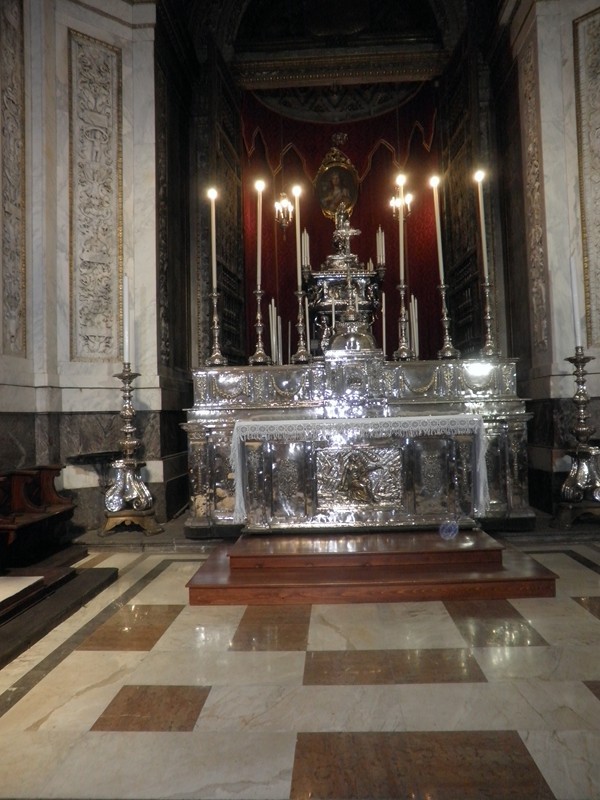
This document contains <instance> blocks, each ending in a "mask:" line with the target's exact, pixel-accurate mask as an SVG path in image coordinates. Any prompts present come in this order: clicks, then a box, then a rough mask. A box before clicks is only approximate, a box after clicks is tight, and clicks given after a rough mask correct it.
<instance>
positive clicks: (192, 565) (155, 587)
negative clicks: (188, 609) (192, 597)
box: [130, 561, 199, 605]
mask: <svg viewBox="0 0 600 800" xmlns="http://www.w3.org/2000/svg"><path fill="white" fill-rule="evenodd" d="M198 567H199V563H198V561H176V562H174V563H172V564H169V565H168V566H167V567H166V568H165V569H164V570H163V571H162V572H161V573H160V575H158V576H157V577H156V578H155V579H154V580H153V581H152V582H151V583H149V584H148V585H147V586H145V587H144V588H143V589H142V590H141V591H140V592H139V593H138V594H136V595H135V597H133V598H131V600H130V602H132V603H139V604H140V605H152V604H156V605H169V604H181V605H187V604H188V602H189V591H188V589H186V583H187V582H188V581H189V580H190V578H192V577H193V576H194V575H195V573H196V572H197V571H198Z"/></svg>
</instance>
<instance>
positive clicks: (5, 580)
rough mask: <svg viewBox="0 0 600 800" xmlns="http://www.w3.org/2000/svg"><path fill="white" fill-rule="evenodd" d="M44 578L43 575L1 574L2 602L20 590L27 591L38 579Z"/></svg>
mask: <svg viewBox="0 0 600 800" xmlns="http://www.w3.org/2000/svg"><path fill="white" fill-rule="evenodd" d="M40 580H43V576H41V575H28V576H16V575H0V604H1V603H4V602H6V601H7V600H10V598H11V597H14V595H16V594H18V593H19V592H23V591H25V589H28V588H29V587H30V586H33V585H34V584H36V583H37V582H38V581H40Z"/></svg>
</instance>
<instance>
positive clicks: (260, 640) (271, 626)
mask: <svg viewBox="0 0 600 800" xmlns="http://www.w3.org/2000/svg"><path fill="white" fill-rule="evenodd" d="M310 613H311V607H310V606H308V605H292V606H248V608H247V609H246V611H245V612H244V615H243V616H242V619H241V620H240V624H239V625H238V628H237V630H236V632H235V634H234V635H233V639H232V641H231V650H302V651H304V650H306V644H307V640H308V625H309V622H310Z"/></svg>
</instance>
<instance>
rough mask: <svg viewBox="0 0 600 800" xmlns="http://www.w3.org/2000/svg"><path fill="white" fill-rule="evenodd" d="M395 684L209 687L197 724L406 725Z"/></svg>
mask: <svg viewBox="0 0 600 800" xmlns="http://www.w3.org/2000/svg"><path fill="white" fill-rule="evenodd" d="M401 696H402V695H401V692H400V687H397V686H298V687H295V686H256V685H254V686H251V685H249V686H240V687H235V688H231V687H229V686H223V687H220V686H216V687H213V689H212V691H211V693H210V695H209V697H208V699H207V701H206V703H205V705H204V708H203V709H202V712H201V714H200V717H199V718H198V722H197V723H196V730H201V731H202V730H206V731H210V730H215V731H225V730H230V731H236V730H248V731H361V730H362V731H365V730H405V729H406V726H405V722H404V716H403V708H402V703H401Z"/></svg>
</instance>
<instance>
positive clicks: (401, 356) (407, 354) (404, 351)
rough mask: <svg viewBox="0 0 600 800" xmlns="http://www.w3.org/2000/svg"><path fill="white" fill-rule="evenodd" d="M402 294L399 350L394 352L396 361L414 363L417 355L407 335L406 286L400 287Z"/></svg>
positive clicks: (402, 284)
mask: <svg viewBox="0 0 600 800" xmlns="http://www.w3.org/2000/svg"><path fill="white" fill-rule="evenodd" d="M398 291H399V292H400V316H399V317H398V349H397V350H396V351H395V352H394V358H395V359H396V361H413V360H414V358H415V353H414V350H413V349H412V347H411V346H410V342H409V340H408V337H407V335H406V329H407V323H408V314H407V313H406V284H405V283H404V282H403V283H400V284H399V285H398Z"/></svg>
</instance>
